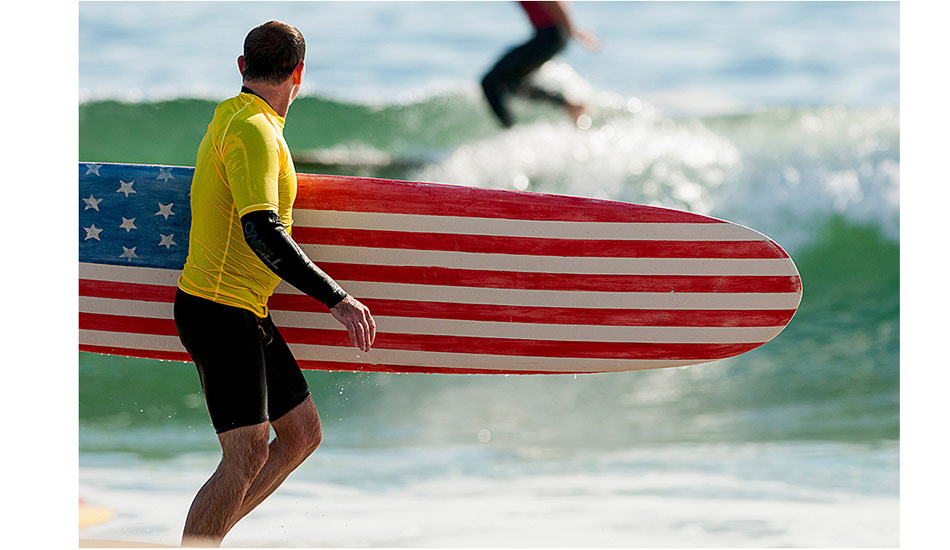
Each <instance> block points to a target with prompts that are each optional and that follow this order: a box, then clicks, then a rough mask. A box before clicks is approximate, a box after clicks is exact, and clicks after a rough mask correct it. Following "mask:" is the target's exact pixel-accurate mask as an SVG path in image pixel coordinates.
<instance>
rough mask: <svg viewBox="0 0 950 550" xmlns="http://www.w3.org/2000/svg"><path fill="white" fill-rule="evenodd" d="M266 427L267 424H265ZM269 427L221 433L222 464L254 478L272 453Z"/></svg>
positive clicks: (242, 474) (248, 477)
mask: <svg viewBox="0 0 950 550" xmlns="http://www.w3.org/2000/svg"><path fill="white" fill-rule="evenodd" d="M264 427H265V428H266V426H264ZM268 435H269V431H268V430H267V429H259V427H248V428H246V429H244V428H238V429H235V430H231V431H228V432H224V433H222V434H221V435H220V438H221V447H222V465H224V466H225V467H227V468H228V469H229V470H230V471H231V472H233V473H235V474H237V475H240V476H241V477H242V478H247V479H253V478H254V477H255V476H257V474H258V473H259V472H260V471H261V468H263V467H264V464H265V463H266V462H267V458H268V456H269V454H270V449H269V447H268V440H267V438H268Z"/></svg>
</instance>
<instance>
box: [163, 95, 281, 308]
mask: <svg viewBox="0 0 950 550" xmlns="http://www.w3.org/2000/svg"><path fill="white" fill-rule="evenodd" d="M283 130H284V118H283V117H281V116H279V115H278V114H277V113H276V112H275V111H274V110H273V109H272V108H271V107H270V105H268V104H267V102H266V101H264V100H263V99H261V98H260V97H258V96H256V95H254V94H250V93H241V94H240V95H238V96H237V97H233V98H231V99H228V100H225V101H223V102H221V103H220V104H219V105H218V106H217V107H216V108H215V110H214V118H213V119H212V120H211V123H210V124H209V125H208V131H207V133H205V136H204V139H202V140H201V145H200V146H199V147H198V158H197V160H196V162H195V175H194V179H193V180H192V183H191V213H192V219H191V236H190V237H189V240H188V259H187V260H186V261H185V267H184V269H183V270H182V273H181V276H180V277H179V278H178V287H179V288H181V289H182V290H183V291H185V292H187V293H188V294H192V295H194V296H199V297H202V298H206V299H208V300H211V301H213V302H217V303H220V304H225V305H229V306H236V307H241V308H244V309H247V310H250V311H252V312H253V313H254V314H255V315H257V316H258V317H266V316H267V299H268V298H269V297H270V295H271V293H273V291H274V288H275V287H276V286H277V284H278V283H279V282H280V278H279V277H278V276H277V275H275V274H274V273H273V272H272V271H271V270H270V269H268V268H267V267H266V266H265V265H264V263H263V262H261V260H260V259H259V258H258V257H257V255H256V254H255V253H254V252H253V251H252V250H251V248H250V247H249V246H248V244H247V242H245V240H244V233H243V231H242V228H241V216H243V215H244V214H247V213H248V212H254V211H257V210H270V211H273V212H276V213H277V215H278V216H279V217H280V222H281V224H282V225H283V226H284V227H285V228H286V229H287V231H290V227H291V224H292V223H293V218H292V216H291V210H292V208H293V204H294V199H295V197H296V195H297V174H296V172H295V170H294V163H293V160H292V159H291V157H290V149H289V148H288V147H287V142H286V141H284V135H283Z"/></svg>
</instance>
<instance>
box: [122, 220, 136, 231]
mask: <svg viewBox="0 0 950 550" xmlns="http://www.w3.org/2000/svg"><path fill="white" fill-rule="evenodd" d="M119 227H121V228H122V229H125V232H126V233H129V232H130V231H132V230H133V229H138V227H135V218H132V219H131V220H130V219H128V218H125V217H123V218H122V223H121V224H120V225H119Z"/></svg>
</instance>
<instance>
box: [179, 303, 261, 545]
mask: <svg viewBox="0 0 950 550" xmlns="http://www.w3.org/2000/svg"><path fill="white" fill-rule="evenodd" d="M174 308H175V309H174V311H175V326H176V328H177V329H178V333H179V336H180V337H181V341H182V343H183V344H184V346H185V348H186V349H187V350H188V352H189V354H190V355H191V357H192V359H193V360H194V361H195V366H196V369H197V371H198V375H199V379H200V381H201V388H202V391H203V393H204V396H205V402H206V404H207V407H208V414H209V416H210V417H211V423H212V424H213V425H214V428H215V431H216V432H217V434H218V441H219V443H220V445H221V462H220V463H219V464H218V467H217V469H216V470H215V472H214V473H213V474H212V476H211V478H210V479H209V480H208V481H207V482H206V483H205V484H204V486H202V488H201V489H200V490H199V491H198V494H197V495H196V496H195V500H194V502H193V503H192V505H191V509H190V510H189V512H188V516H187V519H186V520H185V528H184V532H183V533H182V544H183V545H200V546H206V545H208V544H211V545H218V544H220V542H221V540H222V539H223V538H224V536H225V535H226V534H227V532H228V530H229V529H230V528H231V526H232V525H233V519H234V516H235V515H236V514H237V513H238V510H239V508H240V506H241V503H242V502H243V501H244V497H245V494H246V493H247V490H248V488H249V487H250V486H251V484H252V482H253V481H254V479H255V478H256V477H257V475H258V473H259V472H260V471H261V469H262V468H263V467H264V464H265V463H266V462H267V455H268V443H267V440H268V437H269V436H270V424H269V422H268V412H267V410H268V404H267V387H266V373H265V357H266V354H265V344H264V342H263V333H262V330H261V327H260V320H259V319H258V318H257V317H256V316H255V315H254V314H253V313H251V312H249V311H246V310H244V309H241V308H236V307H230V306H225V305H221V304H217V303H214V302H211V301H209V300H205V299H203V298H197V297H194V296H191V295H188V294H187V293H185V292H182V291H179V292H178V293H177V294H176V296H175V306H174Z"/></svg>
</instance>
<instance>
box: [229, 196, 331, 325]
mask: <svg viewBox="0 0 950 550" xmlns="http://www.w3.org/2000/svg"><path fill="white" fill-rule="evenodd" d="M241 226H242V227H243V228H244V240H245V241H247V244H248V246H250V247H251V250H253V251H254V253H255V254H257V257H258V258H260V259H261V261H262V262H264V265H266V266H267V267H268V268H270V270H271V271H273V272H274V273H275V274H276V275H277V276H278V277H280V278H281V279H283V280H285V281H287V282H288V283H290V284H292V285H293V286H294V287H296V288H297V289H298V290H300V291H301V292H303V293H304V294H306V295H308V296H311V297H312V298H315V299H317V300H319V301H321V302H323V304H324V305H326V306H327V307H328V308H332V307H334V306H336V305H337V304H339V303H340V302H341V301H342V300H343V298H346V292H345V291H344V290H343V289H342V288H341V287H340V285H338V284H337V283H336V281H334V280H333V279H331V278H330V276H329V275H327V274H326V273H324V272H323V271H322V270H321V269H320V268H319V267H317V266H316V265H315V264H314V263H313V262H312V261H310V258H308V257H307V255H306V254H304V251H303V250H301V249H300V246H299V245H298V244H297V243H296V242H294V240H293V239H292V238H291V237H290V235H289V234H288V233H287V230H285V229H284V225H283V224H282V223H280V218H279V217H278V216H277V213H276V212H272V211H270V210H258V211H256V212H248V213H247V214H245V215H243V216H241Z"/></svg>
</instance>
